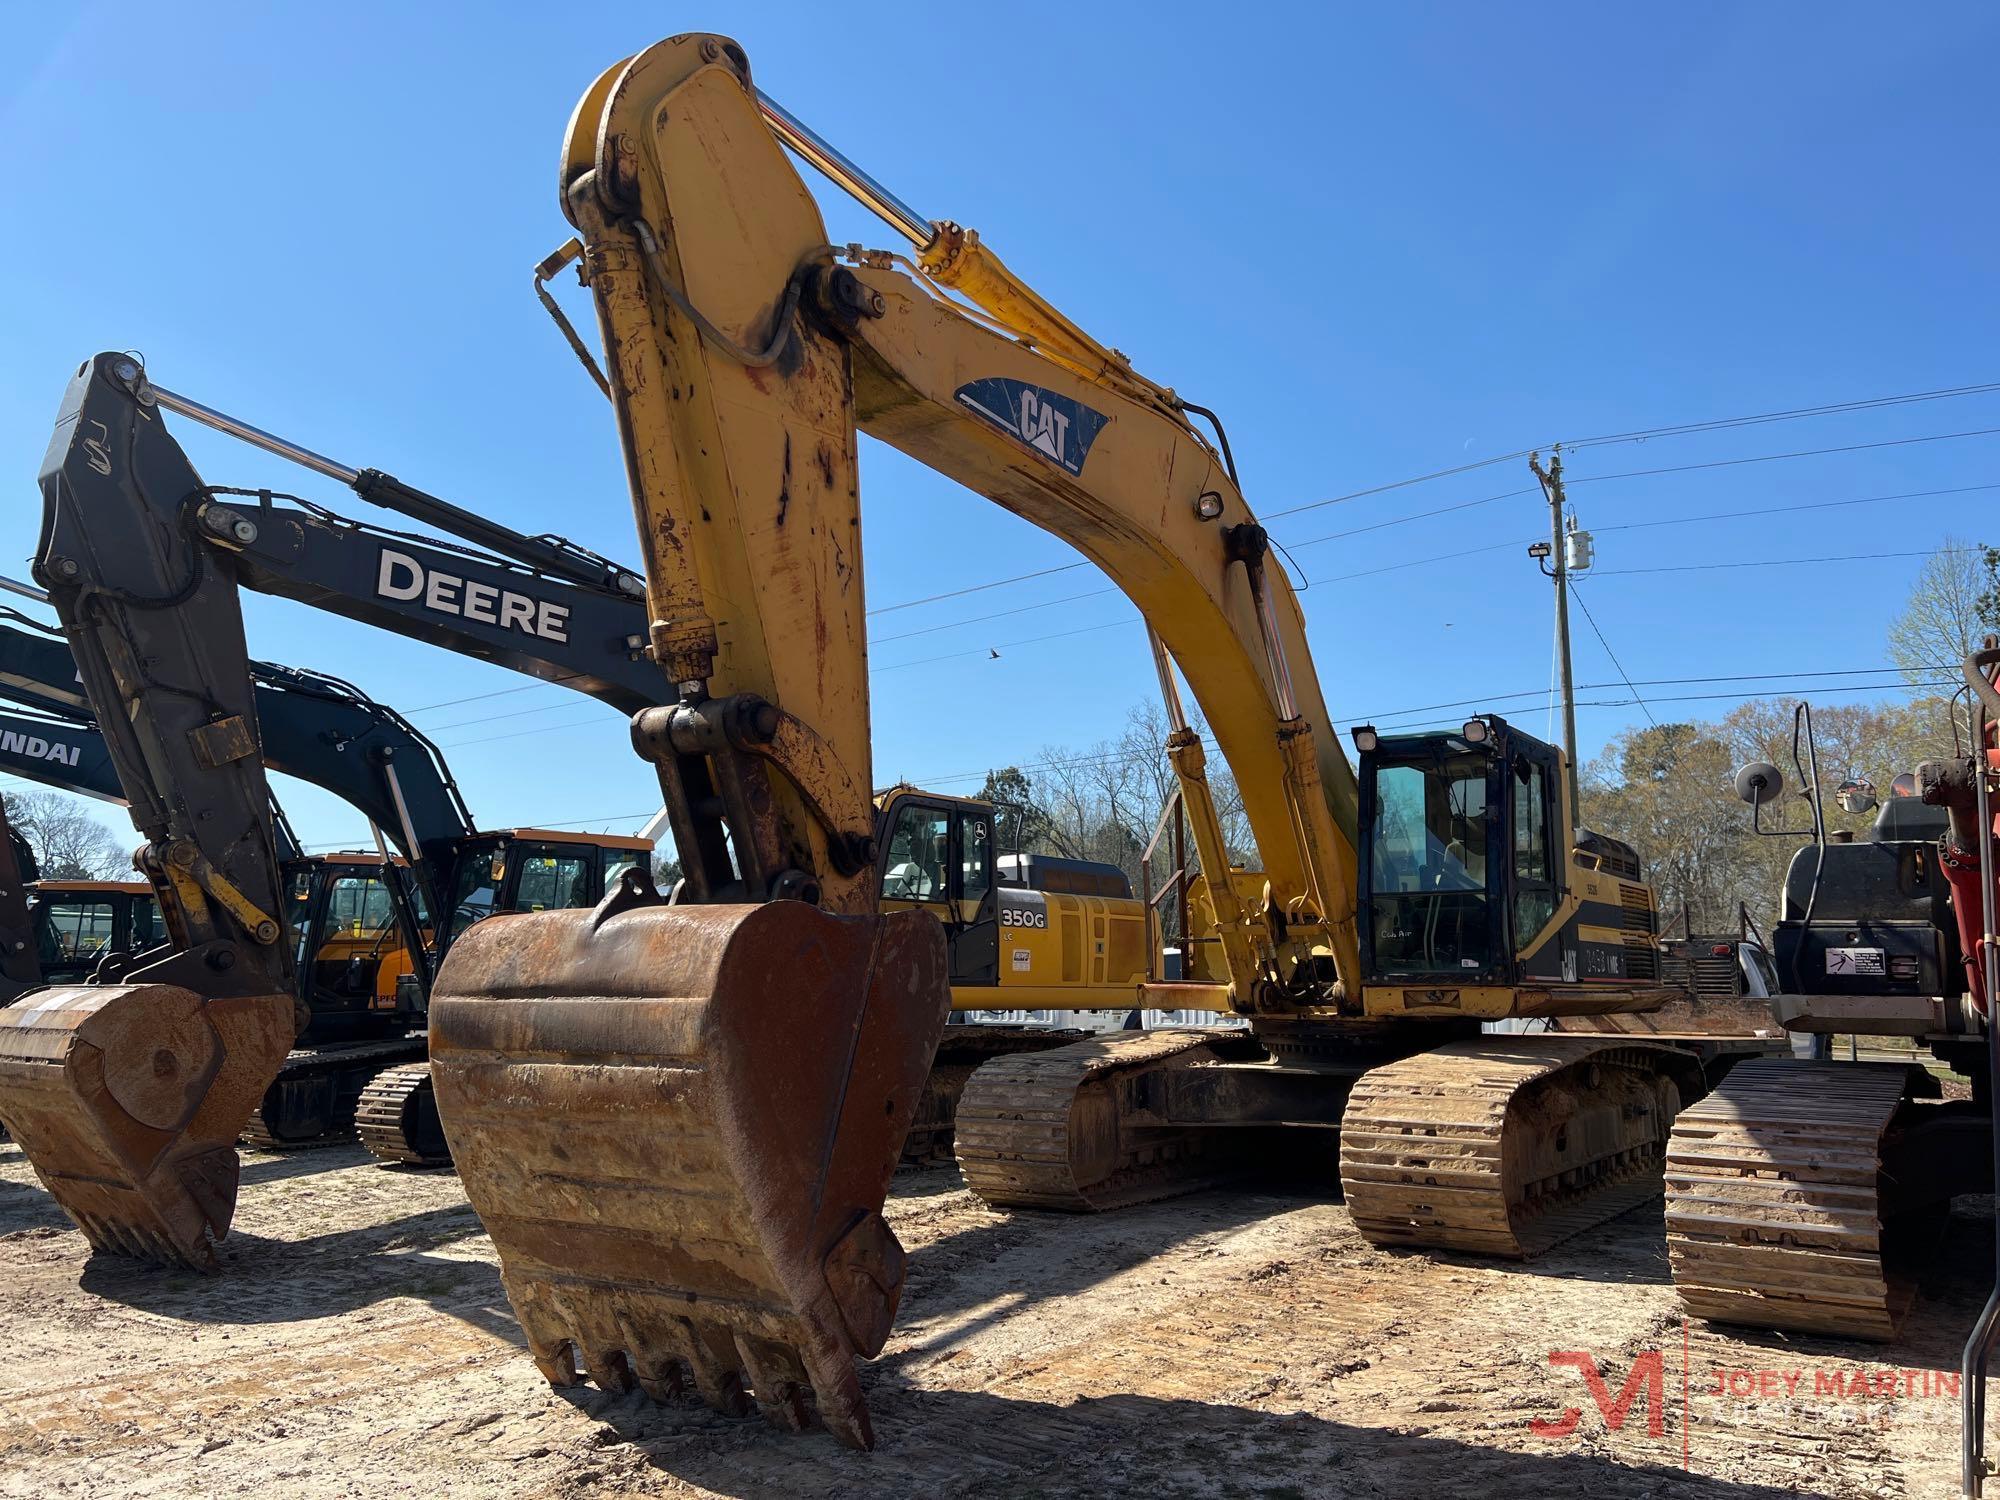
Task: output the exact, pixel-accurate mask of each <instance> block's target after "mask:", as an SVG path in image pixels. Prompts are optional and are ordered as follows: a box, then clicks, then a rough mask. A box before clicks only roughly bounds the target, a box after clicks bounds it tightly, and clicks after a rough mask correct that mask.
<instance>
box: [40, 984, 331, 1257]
mask: <svg viewBox="0 0 2000 1500" xmlns="http://www.w3.org/2000/svg"><path fill="white" fill-rule="evenodd" d="M293 1030H294V1025H293V1017H292V997H291V996H290V995H249V996H232V997H229V998H226V999H204V998H203V997H202V996H200V995H198V994H196V993H195V992H194V991H193V990H190V989H184V988H182V987H181V986H179V985H172V984H113V985H73V986H63V987H59V988H54V989H45V990H38V991H36V992H35V993H34V994H33V995H31V996H30V997H29V998H28V999H27V1000H26V1001H24V1002H23V1003H22V1004H20V1005H17V1006H14V1007H13V1008H11V1009H8V1010H5V1011H0V1113H4V1117H5V1119H6V1123H7V1128H8V1130H9V1131H11V1132H12V1133H13V1135H14V1137H15V1139H17V1140H18V1141H19V1142H20V1143H21V1148H22V1149H23V1150H24V1151H25V1152H26V1153H27V1156H28V1160H29V1161H30V1162H31V1163H32V1164H33V1165H34V1168H35V1173H36V1175H37V1176H39V1177H40V1178H41V1180H42V1185H43V1186H45V1187H46V1188H47V1189H48V1190H49V1192H50V1193H51V1194H53V1195H54V1197H55V1200H56V1202H57V1203H59V1204H61V1205H62V1209H63V1212H64V1213H66V1214H68V1215H69V1216H70V1218H72V1219H73V1220H75V1221H76V1224H77V1227H78V1228H80V1229H81V1230H82V1231H83V1232H84V1234H85V1235H86V1236H87V1237H88V1238H89V1240H90V1243H91V1246H92V1247H93V1248H94V1249H97V1250H105V1251H111V1252H116V1253H121V1254H126V1255H134V1256H138V1257H140V1258H142V1259H146V1260H152V1261H158V1262H161V1263H165V1264H170V1265H182V1266H187V1267H189V1268H191V1269H194V1270H198V1271H212V1270H214V1269H215V1268H216V1264H215V1242H216V1241H218V1240H220V1239H221V1238H222V1237H223V1236H224V1235H225V1234H227V1233H228V1230H229V1220H230V1216H231V1215H232V1214H233V1213H234V1211H235V1208H236V1173H237V1162H236V1144H235V1143H236V1136H237V1133H238V1132H239V1131H241V1130H242V1129H243V1125H244V1122H245V1121H246V1120H247V1119H248V1118H249V1116H250V1111H251V1110H252V1109H253V1108H255V1107H256V1104H257V1101H258V1100H259V1099H260V1098H261V1097H262V1096H263V1093H264V1090H265V1088H266V1087H267V1086H268V1085H269V1084H270V1081H271V1079H272V1078H273V1077H274V1076H275V1075H276V1073H277V1071H278V1067H279V1065H280V1064H281V1063H282V1062H283V1061H284V1058H285V1050H286V1049H287V1048H288V1047H289V1046H290V1045H291V1042H292V1033H293Z"/></svg>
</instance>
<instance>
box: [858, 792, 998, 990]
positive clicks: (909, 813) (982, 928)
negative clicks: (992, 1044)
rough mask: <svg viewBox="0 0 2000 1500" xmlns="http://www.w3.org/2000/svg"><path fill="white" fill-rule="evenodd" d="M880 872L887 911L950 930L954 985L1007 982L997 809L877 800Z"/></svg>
mask: <svg viewBox="0 0 2000 1500" xmlns="http://www.w3.org/2000/svg"><path fill="white" fill-rule="evenodd" d="M876 829H877V832H876V840H875V841H876V849H877V852H876V870H877V874H878V875H879V877H880V881H881V892H882V899H881V909H882V910H884V911H927V912H929V913H930V914H931V915H932V916H934V917H936V918H937V919H938V921H939V922H940V923H942V924H943V926H944V930H945V943H946V945H947V947H948V949H949V952H950V955H951V960H950V961H951V982H952V984H953V985H954V986H959V985H993V984H998V983H999V982H1000V921H1001V916H1000V906H999V880H998V874H997V870H996V860H995V857H994V844H993V807H992V804H990V803H986V802H975V801H970V800H967V799H965V798H960V797H941V796H938V795H936V794H935V793H931V792H919V791H916V790H914V789H912V788H907V787H895V788H893V789H891V790H890V791H888V792H886V793H884V794H883V795H882V797H881V798H879V799H878V802H877V812H876Z"/></svg>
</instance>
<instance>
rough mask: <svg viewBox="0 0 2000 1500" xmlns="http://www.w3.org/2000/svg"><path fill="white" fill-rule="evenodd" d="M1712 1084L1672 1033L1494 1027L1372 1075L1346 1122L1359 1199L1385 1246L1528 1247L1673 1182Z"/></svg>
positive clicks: (1361, 1214)
mask: <svg viewBox="0 0 2000 1500" xmlns="http://www.w3.org/2000/svg"><path fill="white" fill-rule="evenodd" d="M1704 1087H1705V1085H1704V1082H1703V1077H1702V1071H1701V1067H1700V1064H1699V1063H1698V1062H1696V1061H1695V1060H1694V1058H1693V1057H1691V1056H1689V1055H1688V1054H1686V1053H1683V1052H1680V1051H1678V1050H1676V1049H1675V1048H1672V1047H1667V1046H1661V1045H1658V1044H1656V1043H1650V1042H1643V1041H1638V1040H1636V1039H1628V1038H1624V1037H1603V1038H1595V1037H1581V1036H1574V1037H1559V1036H1542V1037H1533V1038H1515V1037H1506V1036H1492V1037H1486V1038H1483V1039H1481V1040H1480V1041H1476V1042H1461V1043H1457V1044H1454V1045H1452V1046H1449V1047H1439V1048H1437V1049H1435V1050H1433V1051H1430V1052H1424V1053H1419V1054H1418V1055H1417V1056H1415V1057H1410V1058H1405V1059H1403V1060H1402V1061H1400V1062H1395V1063H1391V1064H1389V1065H1388V1066H1386V1067H1381V1068H1376V1069H1373V1070H1371V1071H1370V1072H1368V1073H1366V1074H1364V1075H1363V1076H1362V1078H1361V1081H1360V1082H1359V1083H1357V1084H1356V1085H1355V1087H1354V1091H1353V1093H1352V1094H1351V1095H1350V1097H1349V1100H1348V1106H1347V1112H1346V1114H1345V1116H1344V1117H1343V1118H1342V1121H1341V1127H1340V1182H1341V1188H1342V1191H1343V1192H1344V1194H1345V1195H1346V1198H1347V1208H1348V1212H1349V1213H1351V1214H1352V1215H1353V1216H1354V1224H1355V1227H1356V1228H1357V1229H1359V1230H1360V1231H1361V1233H1362V1234H1363V1235H1364V1236H1366V1237H1367V1239H1368V1240H1369V1241H1370V1242H1371V1243H1373V1244H1377V1245H1400V1246H1406V1247H1411V1248H1416V1247H1429V1248H1442V1249H1452V1250H1464V1251H1469V1252H1471V1253H1474V1254H1479V1255H1498V1256H1506V1257H1509V1258H1512V1259H1526V1258H1528V1257H1530V1256H1534V1255H1539V1254H1541V1253H1542V1252H1543V1251H1545V1250H1547V1249H1549V1248H1550V1247H1551V1246H1553V1245H1555V1244H1557V1243H1559V1242H1560V1241H1562V1240H1564V1239H1567V1238H1569V1237H1570V1236H1571V1235H1573V1234H1577V1233H1579V1232H1581V1231H1582V1230H1585V1229H1588V1228H1590V1227H1592V1226H1593V1225H1596V1224H1600V1223H1602V1222H1604V1220H1606V1219H1608V1218H1611V1217H1613V1216H1615V1215H1617V1214H1621V1213H1624V1212H1626V1211H1627V1210H1628V1209H1632V1208H1636V1207H1637V1206H1639V1205H1640V1204H1642V1203H1645V1202H1647V1201H1649V1200H1651V1199H1653V1198H1657V1197H1658V1196H1659V1195H1660V1191H1661V1176H1660V1174H1661V1167H1662V1163H1663V1161H1664V1159H1665V1155H1666V1147H1667V1136H1668V1132H1669V1131H1670V1129H1671V1128H1672V1125H1673V1119H1674V1115H1675V1113H1676V1112H1677V1111H1678V1110H1679V1109H1680V1108H1681V1106H1682V1105H1683V1104H1684V1103H1685V1102H1687V1101H1689V1100H1692V1099H1694V1098H1698V1097H1699V1096H1700V1095H1701V1093H1702V1091H1703V1089H1704Z"/></svg>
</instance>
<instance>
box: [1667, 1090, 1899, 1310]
mask: <svg viewBox="0 0 2000 1500" xmlns="http://www.w3.org/2000/svg"><path fill="white" fill-rule="evenodd" d="M1914 1071H1917V1070H1913V1069H1911V1068H1910V1067H1909V1066H1908V1065H1906V1064H1901V1063H1814V1062H1801V1061H1795V1060H1793V1059H1790V1058H1772V1059H1769V1060H1762V1061H1757V1062H1749V1063H1744V1064H1743V1065H1742V1066H1741V1067H1739V1068H1737V1069H1736V1070H1735V1071H1734V1072H1733V1073H1731V1074H1730V1075H1729V1077H1728V1078H1727V1079H1725V1080H1724V1081H1723V1083H1722V1086H1721V1087H1720V1088H1718V1089H1717V1090H1716V1091H1715V1092H1714V1093H1713V1094H1711V1095H1710V1096H1709V1097H1708V1098H1706V1099H1704V1100H1703V1101H1702V1102H1701V1103H1700V1104H1697V1105H1696V1106H1695V1107H1694V1108H1692V1109H1690V1110H1688V1111H1687V1112H1686V1113H1685V1114H1683V1115H1682V1116H1681V1118H1680V1119H1679V1121H1678V1122H1676V1124H1675V1126H1674V1132H1673V1140H1672V1143H1671V1144H1670V1146H1669V1148H1668V1152H1667V1168H1666V1181H1667V1250H1668V1255H1669V1257H1670V1259H1671V1261H1672V1263H1673V1274H1674V1287H1675V1289H1676V1290H1677V1291H1679V1293H1680V1294H1681V1300H1682V1301H1683V1302H1684V1303H1686V1304H1687V1309H1688V1311H1689V1312H1690V1313H1692V1314H1694V1316H1696V1317H1698V1318H1707V1319H1712V1320H1714V1321H1716V1322H1720V1323H1744V1324H1750V1325H1752V1326H1754V1327H1759V1328H1781V1329H1787V1330H1790V1331H1793V1332H1798V1333H1820V1334H1833V1335H1837V1336H1840V1337H1843V1338H1859V1339H1874V1340H1887V1339H1891V1338H1894V1337H1895V1335H1896V1329H1897V1326H1898V1325H1899V1324H1900V1323H1901V1321H1902V1318H1903V1315H1904V1313H1905V1312H1907V1311H1908V1309H1909V1305H1910V1301H1911V1297H1912V1294H1913V1288H1912V1287H1911V1285H1910V1283H1909V1282H1908V1281H1907V1280H1905V1279H1904V1278H1902V1277H1900V1276H1898V1275H1897V1274H1896V1271H1895V1268H1894V1266H1893V1264H1892V1262H1891V1260H1890V1258H1889V1257H1887V1256H1885V1255H1884V1253H1883V1241H1884V1225H1883V1213H1882V1204H1881V1196H1880V1195H1881V1181H1882V1146H1883V1138H1884V1136H1885V1135H1886V1134H1887V1132H1888V1131H1889V1129H1890V1127H1891V1125H1892V1124H1893V1122H1894V1121H1895V1118H1896V1114H1897V1111H1898V1110H1899V1109H1901V1108H1902V1106H1903V1104H1904V1102H1905V1101H1906V1100H1907V1099H1908V1098H1909V1097H1910V1095H1911V1090H1912V1088H1913V1086H1921V1083H1922V1080H1919V1079H1913V1077H1912V1073H1913V1072H1914Z"/></svg>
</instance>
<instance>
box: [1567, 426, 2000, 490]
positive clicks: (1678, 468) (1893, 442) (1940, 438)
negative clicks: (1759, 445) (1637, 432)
mask: <svg viewBox="0 0 2000 1500" xmlns="http://www.w3.org/2000/svg"><path fill="white" fill-rule="evenodd" d="M1996 432H2000V427H1974V428H1971V429H1969V430H1968V431H1965V432H1933V433H1927V434H1925V435H1924V436H1922V437H1907V438H1883V439H1881V440H1880V441H1879V442H1873V443H1844V444H1842V445H1841V446H1839V447H1837V448H1800V449H1797V450H1795V451H1793V452H1790V453H1758V454H1753V455H1751V456H1750V457H1748V458H1714V459H1710V460H1709V461H1708V462H1706V463H1699V464H1672V465H1669V466H1668V467H1666V468H1662V469H1627V470H1626V471H1625V472H1624V473H1622V474H1590V475H1586V476H1584V477H1583V478H1580V479H1572V480H1570V481H1569V482H1570V483H1571V484H1603V483H1605V482H1606V481H1607V480H1612V479H1649V478H1652V477H1653V476H1655V475H1658V474H1691V473H1693V472H1694V471H1695V470H1696V469H1731V468H1735V467H1737V466H1738V465H1741V464H1774V463H1779V462H1782V461H1783V460H1785V459H1790V458H1820V457H1822V456H1824V455H1826V454H1829V453H1865V452H1867V451H1868V450H1869V449H1871V448H1907V447H1909V446H1911V445H1912V444H1914V443H1949V442H1953V441H1955V440H1956V439H1958V438H1975V437H1991V436H1992V435H1993V434H1994V433H1996Z"/></svg>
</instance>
